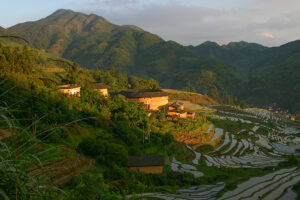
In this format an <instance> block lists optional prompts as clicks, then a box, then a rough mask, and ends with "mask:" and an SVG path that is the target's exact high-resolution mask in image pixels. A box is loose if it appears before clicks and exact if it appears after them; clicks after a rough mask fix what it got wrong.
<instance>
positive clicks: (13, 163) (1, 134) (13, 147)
mask: <svg viewBox="0 0 300 200" xmlns="http://www.w3.org/2000/svg"><path fill="white" fill-rule="evenodd" d="M15 121H16V120H14V119H13V117H12V116H11V113H9V109H8V108H6V107H0V199H5V200H7V199H16V200H23V199H24V200H26V199H30V200H31V199H33V200H34V199H53V198H54V197H55V196H56V195H57V193H58V191H59V190H58V188H55V187H54V186H53V185H52V184H51V180H50V179H49V178H48V177H47V176H46V175H45V174H40V175H39V176H33V175H31V174H30V172H31V171H32V170H33V169H36V168H40V169H42V168H43V161H42V160H41V159H40V158H39V157H41V156H42V155H43V153H46V152H47V151H46V150H45V149H34V148H32V146H33V145H34V143H33V142H28V143H27V145H24V147H22V148H19V147H20V146H21V145H22V143H24V141H30V140H31V137H32V133H30V132H28V131H26V130H25V129H24V128H22V127H21V126H17V125H16V124H15ZM19 133H22V134H19ZM28 149H31V150H30V151H28Z"/></svg>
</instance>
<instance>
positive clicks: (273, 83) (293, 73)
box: [243, 41, 300, 112]
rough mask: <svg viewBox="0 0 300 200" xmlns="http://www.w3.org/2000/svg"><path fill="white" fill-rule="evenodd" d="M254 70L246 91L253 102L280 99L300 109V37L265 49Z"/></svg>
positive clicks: (288, 107) (282, 103) (292, 108)
mask: <svg viewBox="0 0 300 200" xmlns="http://www.w3.org/2000/svg"><path fill="white" fill-rule="evenodd" d="M250 72H251V76H252V78H251V81H250V82H249V84H248V87H247V91H248V92H249V93H248V94H246V93H244V94H243V96H244V97H247V98H248V100H249V101H250V102H253V103H256V104H258V105H263V104H270V103H277V104H278V105H279V106H281V107H283V108H285V109H289V110H290V111H292V112H296V111H299V110H300V81H299V80H300V41H294V42H290V43H288V44H285V45H282V46H280V47H274V48H270V49H268V50H266V51H264V56H261V58H260V59H258V60H256V61H255V63H254V64H253V65H252V67H251V69H250ZM249 94H250V95H249Z"/></svg>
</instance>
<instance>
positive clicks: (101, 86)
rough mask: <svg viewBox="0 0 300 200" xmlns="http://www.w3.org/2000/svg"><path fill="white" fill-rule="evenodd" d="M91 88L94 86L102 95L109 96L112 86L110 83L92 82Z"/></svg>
mask: <svg viewBox="0 0 300 200" xmlns="http://www.w3.org/2000/svg"><path fill="white" fill-rule="evenodd" d="M90 86H91V88H93V89H94V90H95V91H97V92H99V93H100V94H101V95H103V96H105V97H108V89H109V88H110V87H109V86H108V85H106V84H104V83H99V82H96V83H91V84H90Z"/></svg>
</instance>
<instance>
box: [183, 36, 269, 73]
mask: <svg viewBox="0 0 300 200" xmlns="http://www.w3.org/2000/svg"><path fill="white" fill-rule="evenodd" d="M188 48H189V49H190V50H191V51H193V52H195V53H197V54H199V55H201V56H209V57H212V58H215V59H218V60H221V61H223V62H226V63H228V64H230V65H232V66H234V67H236V68H237V69H239V70H240V71H241V72H242V73H243V74H244V75H245V76H246V77H247V76H249V75H250V68H251V66H252V64H253V63H254V62H255V61H256V60H257V59H258V58H260V57H261V56H262V52H263V51H264V50H266V49H268V48H267V47H264V46H262V45H260V44H256V43H247V42H244V41H241V42H230V43H229V44H227V45H218V44H217V43H215V42H205V43H203V44H201V45H198V46H188Z"/></svg>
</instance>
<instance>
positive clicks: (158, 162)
mask: <svg viewBox="0 0 300 200" xmlns="http://www.w3.org/2000/svg"><path fill="white" fill-rule="evenodd" d="M163 166H164V156H157V155H150V156H131V157H130V158H129V163H128V167H129V169H130V170H133V171H138V172H141V173H145V174H161V173H163V169H164V167H163Z"/></svg>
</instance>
